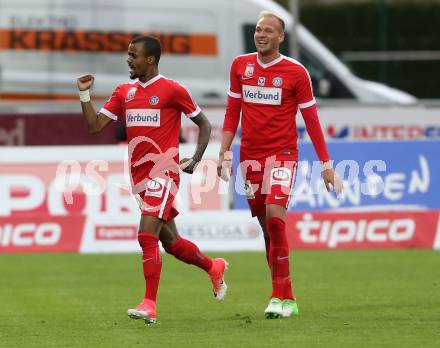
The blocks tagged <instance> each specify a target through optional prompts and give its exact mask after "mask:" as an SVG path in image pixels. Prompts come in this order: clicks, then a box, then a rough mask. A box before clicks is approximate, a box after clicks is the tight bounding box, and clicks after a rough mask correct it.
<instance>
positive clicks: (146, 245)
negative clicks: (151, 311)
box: [138, 232, 162, 302]
mask: <svg viewBox="0 0 440 348" xmlns="http://www.w3.org/2000/svg"><path fill="white" fill-rule="evenodd" d="M158 240H159V238H158V237H157V236H155V235H153V234H151V233H149V232H140V233H139V234H138V241H139V244H140V246H141V248H142V267H143V270H144V278H145V296H144V298H147V299H149V300H151V301H154V302H156V297H157V290H158V288H159V280H160V272H161V270H162V257H161V255H160V251H159V245H158V243H157V242H158Z"/></svg>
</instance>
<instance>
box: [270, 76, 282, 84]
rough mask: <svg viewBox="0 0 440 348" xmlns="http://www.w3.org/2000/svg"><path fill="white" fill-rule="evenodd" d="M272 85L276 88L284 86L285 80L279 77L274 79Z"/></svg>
mask: <svg viewBox="0 0 440 348" xmlns="http://www.w3.org/2000/svg"><path fill="white" fill-rule="evenodd" d="M272 84H273V85H274V86H275V87H280V86H281V85H282V84H283V79H282V78H281V77H278V76H277V77H274V78H273V80H272Z"/></svg>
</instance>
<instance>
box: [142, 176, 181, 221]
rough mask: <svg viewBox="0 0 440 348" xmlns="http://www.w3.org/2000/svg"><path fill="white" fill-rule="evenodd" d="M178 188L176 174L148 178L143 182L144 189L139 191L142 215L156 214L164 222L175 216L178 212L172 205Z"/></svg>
mask: <svg viewBox="0 0 440 348" xmlns="http://www.w3.org/2000/svg"><path fill="white" fill-rule="evenodd" d="M178 190H179V177H178V176H165V175H164V176H163V177H156V178H152V179H149V180H148V181H147V182H146V184H145V191H142V192H141V193H139V196H140V198H141V200H142V206H141V207H140V208H141V212H142V215H149V216H156V217H158V218H159V219H161V220H164V221H165V222H168V221H170V220H171V219H173V218H175V217H176V216H177V215H178V214H179V212H178V210H177V209H176V208H175V207H174V198H175V196H176V195H177V192H178Z"/></svg>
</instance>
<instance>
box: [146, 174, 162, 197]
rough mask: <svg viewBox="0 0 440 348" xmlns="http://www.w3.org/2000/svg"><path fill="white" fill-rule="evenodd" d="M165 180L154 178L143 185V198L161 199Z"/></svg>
mask: <svg viewBox="0 0 440 348" xmlns="http://www.w3.org/2000/svg"><path fill="white" fill-rule="evenodd" d="M165 183H166V180H165V179H164V178H154V179H151V180H149V181H147V183H146V184H145V188H146V190H145V196H151V197H162V195H163V191H164V189H165Z"/></svg>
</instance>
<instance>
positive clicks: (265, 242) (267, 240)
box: [264, 235, 270, 267]
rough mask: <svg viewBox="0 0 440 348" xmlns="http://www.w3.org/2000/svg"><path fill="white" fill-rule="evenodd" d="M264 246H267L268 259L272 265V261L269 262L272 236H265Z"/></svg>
mask: <svg viewBox="0 0 440 348" xmlns="http://www.w3.org/2000/svg"><path fill="white" fill-rule="evenodd" d="M264 247H265V248H266V261H267V264H268V265H269V267H270V262H269V252H270V238H269V236H266V235H265V236H264Z"/></svg>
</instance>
